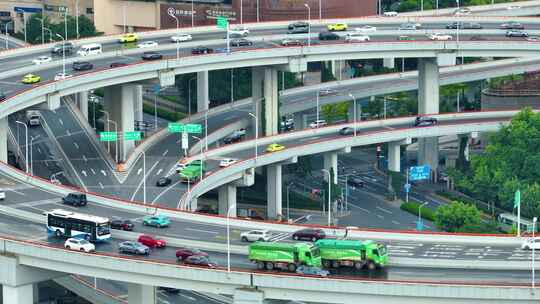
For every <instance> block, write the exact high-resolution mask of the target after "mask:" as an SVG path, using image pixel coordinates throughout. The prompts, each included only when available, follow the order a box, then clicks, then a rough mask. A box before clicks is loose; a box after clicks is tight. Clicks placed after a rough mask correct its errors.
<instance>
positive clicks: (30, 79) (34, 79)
mask: <svg viewBox="0 0 540 304" xmlns="http://www.w3.org/2000/svg"><path fill="white" fill-rule="evenodd" d="M40 80H41V77H39V76H38V75H34V74H26V75H24V77H23V78H22V80H21V82H22V83H26V84H32V83H38V82H39V81H40Z"/></svg>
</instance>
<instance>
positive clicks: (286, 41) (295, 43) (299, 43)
mask: <svg viewBox="0 0 540 304" xmlns="http://www.w3.org/2000/svg"><path fill="white" fill-rule="evenodd" d="M304 44H305V43H304V41H302V40H298V39H283V40H281V45H282V46H302V45H304Z"/></svg>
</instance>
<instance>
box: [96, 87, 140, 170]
mask: <svg viewBox="0 0 540 304" xmlns="http://www.w3.org/2000/svg"><path fill="white" fill-rule="evenodd" d="M139 100H140V101H142V90H141V89H140V86H139V85H133V84H125V85H115V86H109V87H106V88H105V110H106V111H107V112H108V113H109V115H110V117H109V119H110V120H112V121H114V122H115V123H116V124H117V127H118V132H119V133H120V134H123V133H125V132H133V131H134V129H135V124H134V121H135V108H136V106H135V103H136V102H138V101H139ZM105 118H106V116H105ZM106 125H107V124H106ZM108 127H109V131H115V125H114V123H110V124H109V125H108ZM120 134H119V136H118V160H119V162H123V161H125V160H126V158H127V156H128V155H129V154H130V153H131V151H132V150H133V148H134V147H135V142H134V141H125V140H123V137H122V136H120ZM116 146H117V145H116V144H113V143H111V154H112V155H116Z"/></svg>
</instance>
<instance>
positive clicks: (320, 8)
mask: <svg viewBox="0 0 540 304" xmlns="http://www.w3.org/2000/svg"><path fill="white" fill-rule="evenodd" d="M321 20H322V1H321V0H319V21H321Z"/></svg>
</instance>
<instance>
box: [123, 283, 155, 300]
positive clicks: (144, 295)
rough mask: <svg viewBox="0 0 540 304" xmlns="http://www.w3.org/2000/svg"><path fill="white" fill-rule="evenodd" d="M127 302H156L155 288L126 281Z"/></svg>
mask: <svg viewBox="0 0 540 304" xmlns="http://www.w3.org/2000/svg"><path fill="white" fill-rule="evenodd" d="M128 303H129V304H148V303H156V288H155V287H154V286H148V285H141V284H134V283H128Z"/></svg>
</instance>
